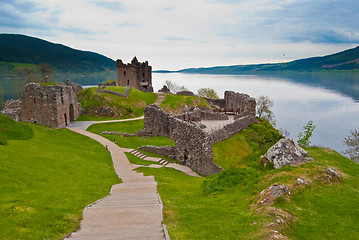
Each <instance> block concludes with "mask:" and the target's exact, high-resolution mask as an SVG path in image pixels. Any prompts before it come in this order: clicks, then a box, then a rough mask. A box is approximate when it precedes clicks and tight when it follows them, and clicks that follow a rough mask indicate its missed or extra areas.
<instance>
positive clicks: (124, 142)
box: [87, 120, 174, 149]
mask: <svg viewBox="0 0 359 240" xmlns="http://www.w3.org/2000/svg"><path fill="white" fill-rule="evenodd" d="M143 124H144V120H135V121H128V122H114V123H98V124H93V125H91V126H90V127H89V128H88V129H87V131H90V132H93V133H96V134H98V135H101V136H103V137H105V138H107V139H109V140H111V141H113V140H114V138H115V139H116V143H117V145H119V146H120V147H124V148H133V149H136V148H138V147H141V146H146V145H153V146H172V147H173V146H174V142H173V141H172V140H170V139H169V138H168V137H123V136H121V135H107V134H102V132H104V131H109V132H119V133H135V132H136V131H138V130H140V129H142V128H143Z"/></svg>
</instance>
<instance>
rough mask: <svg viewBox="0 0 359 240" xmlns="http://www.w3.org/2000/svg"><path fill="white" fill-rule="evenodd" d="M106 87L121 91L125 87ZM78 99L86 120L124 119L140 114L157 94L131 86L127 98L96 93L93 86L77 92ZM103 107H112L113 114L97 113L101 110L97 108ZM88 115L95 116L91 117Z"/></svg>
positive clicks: (95, 88)
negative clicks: (98, 118) (99, 118)
mask: <svg viewBox="0 0 359 240" xmlns="http://www.w3.org/2000/svg"><path fill="white" fill-rule="evenodd" d="M106 89H109V90H112V91H117V92H120V93H123V92H124V89H125V87H120V86H118V87H115V86H109V87H106ZM78 99H79V102H80V103H81V106H82V107H83V108H84V109H85V110H86V112H87V113H86V115H87V117H86V119H87V120H96V117H105V118H113V119H126V118H133V117H139V116H142V115H143V114H144V112H143V111H144V108H145V107H146V106H147V105H150V104H153V103H154V102H155V101H156V100H157V95H156V94H155V93H146V92H141V91H139V90H137V89H135V88H131V90H130V93H129V96H128V98H124V97H120V96H117V95H113V94H109V93H97V87H93V88H86V89H83V90H82V91H81V92H80V93H79V95H78ZM104 107H108V108H110V109H112V111H113V114H110V115H106V114H104V113H99V112H101V111H99V110H101V108H104ZM89 116H93V117H95V118H94V119H91V118H90V117H89Z"/></svg>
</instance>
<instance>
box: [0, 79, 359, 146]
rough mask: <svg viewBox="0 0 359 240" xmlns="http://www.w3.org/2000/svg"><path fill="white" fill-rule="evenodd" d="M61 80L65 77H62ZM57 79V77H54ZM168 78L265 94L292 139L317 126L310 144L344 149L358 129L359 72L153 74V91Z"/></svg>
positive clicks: (7, 82) (7, 89)
mask: <svg viewBox="0 0 359 240" xmlns="http://www.w3.org/2000/svg"><path fill="white" fill-rule="evenodd" d="M114 77H115V76H114V74H112V75H111V74H110V75H106V76H91V75H90V76H89V75H88V76H77V77H76V76H70V79H71V80H72V81H73V82H78V83H80V84H82V85H86V86H88V85H96V84H97V83H98V82H102V81H105V80H110V79H113V78H114ZM62 78H64V79H63V81H65V79H66V77H64V76H62ZM57 79H58V80H61V77H58V78H57ZM166 80H171V81H173V82H175V83H177V84H179V85H184V86H185V87H187V88H188V89H189V90H191V91H193V92H195V93H196V92H197V90H198V89H200V88H213V89H215V90H216V91H217V93H218V94H219V96H220V97H223V94H224V91H226V90H231V91H236V92H242V93H247V94H249V95H250V96H252V97H255V98H257V97H259V96H261V95H266V96H268V97H269V98H270V99H271V100H272V101H273V102H274V106H273V109H272V111H273V112H274V115H275V120H276V121H277V126H276V127H277V128H280V129H283V130H287V131H289V133H290V135H289V137H290V138H293V139H296V140H297V136H298V132H299V131H302V128H303V126H304V125H305V124H306V123H307V122H308V121H309V120H312V121H313V122H314V125H315V126H316V129H315V130H314V133H313V136H312V138H311V142H312V144H313V145H318V146H323V147H329V148H332V149H334V150H336V151H339V152H340V151H342V150H344V149H345V146H344V145H343V139H344V137H345V136H347V135H348V134H349V133H350V130H351V129H354V128H359V120H358V119H359V73H344V74H343V73H340V74H339V73H313V74H308V73H295V74H294V73H282V74H276V75H274V74H271V75H263V74H262V75H206V74H185V73H153V75H152V82H153V86H154V89H155V90H156V91H157V90H158V89H160V88H162V86H163V84H164V82H165V81H166ZM13 85H14V84H12V80H11V79H0V87H2V88H3V89H4V93H5V94H4V95H5V100H6V99H10V98H16V97H17V95H16V91H15V90H14V87H13Z"/></svg>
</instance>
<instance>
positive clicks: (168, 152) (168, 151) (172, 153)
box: [137, 146, 176, 160]
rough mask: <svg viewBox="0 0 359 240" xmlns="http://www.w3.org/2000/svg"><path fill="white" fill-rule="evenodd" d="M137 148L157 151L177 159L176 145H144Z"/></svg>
mask: <svg viewBox="0 0 359 240" xmlns="http://www.w3.org/2000/svg"><path fill="white" fill-rule="evenodd" d="M137 150H140V151H145V152H150V153H155V154H158V155H161V156H165V157H168V158H170V159H173V160H175V159H176V155H175V149H174V147H170V146H164V147H157V146H143V147H139V148H137Z"/></svg>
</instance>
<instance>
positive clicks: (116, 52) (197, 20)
mask: <svg viewBox="0 0 359 240" xmlns="http://www.w3.org/2000/svg"><path fill="white" fill-rule="evenodd" d="M358 8H359V3H358V2H357V1H350V0H343V1H340V2H338V1H334V0H318V1H311V0H310V1H309V0H301V1H299V0H285V1H274V0H256V1H253V0H251V1H249V0H242V1H239V0H238V1H234V0H196V1H190V0H171V1H164V0H148V1H139V0H121V1H116V0H105V1H103V0H73V1H58V0H31V1H30V0H27V1H26V0H25V1H19V0H17V1H13V2H12V3H11V4H10V3H9V4H3V5H1V6H0V20H1V24H0V25H1V26H2V29H4V30H6V31H7V32H16V33H23V34H28V35H32V36H36V37H40V38H44V39H46V40H50V41H54V42H58V43H63V44H65V45H68V46H70V47H73V48H78V49H82V50H90V51H95V52H98V53H101V54H104V55H106V56H108V57H111V58H113V59H116V58H121V59H123V60H124V61H130V60H131V59H132V57H133V56H134V55H137V57H138V58H139V60H140V61H144V60H149V61H150V64H152V65H153V67H154V69H180V68H184V67H199V66H214V65H233V64H245V63H264V62H276V61H289V60H293V59H297V58H303V57H310V56H316V55H324V54H329V53H333V52H336V51H340V50H344V49H346V48H349V47H353V46H355V43H356V41H359V29H358V28H357V26H356V24H357V22H358V21H359V19H358V18H359V17H358V16H359V15H358V14H357V12H358V11H359V9H358ZM8 9H10V10H11V11H9V10H8ZM24 9H26V11H25V10H24ZM1 13H3V14H2V15H1ZM6 14H7V15H6ZM9 14H11V15H9ZM283 54H285V56H286V57H284V58H283Z"/></svg>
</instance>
